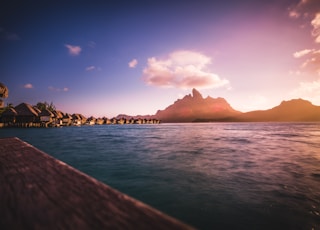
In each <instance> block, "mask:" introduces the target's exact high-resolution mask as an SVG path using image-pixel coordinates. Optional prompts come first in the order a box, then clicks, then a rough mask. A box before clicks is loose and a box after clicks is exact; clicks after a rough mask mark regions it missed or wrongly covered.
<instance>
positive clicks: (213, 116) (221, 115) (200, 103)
mask: <svg viewBox="0 0 320 230" xmlns="http://www.w3.org/2000/svg"><path fill="white" fill-rule="evenodd" d="M240 114H241V112H239V111H236V110H234V109H233V108H232V107H231V106H230V105H229V104H228V102H227V101H226V100H225V99H223V98H211V97H209V96H208V97H207V98H203V97H202V95H201V94H200V92H199V91H197V90H196V89H193V90H192V95H191V94H189V95H187V96H185V97H184V98H182V99H178V100H177V101H175V102H174V103H173V104H172V105H170V106H168V107H167V108H166V109H164V110H159V111H158V112H157V113H156V114H155V115H154V117H156V118H157V119H160V120H161V121H162V122H194V121H229V120H230V119H233V118H234V117H237V116H238V115H240Z"/></svg>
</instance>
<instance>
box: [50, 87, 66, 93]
mask: <svg viewBox="0 0 320 230" xmlns="http://www.w3.org/2000/svg"><path fill="white" fill-rule="evenodd" d="M48 89H49V90H50V91H54V92H67V91H69V88H68V87H64V88H55V87H53V86H49V87H48Z"/></svg>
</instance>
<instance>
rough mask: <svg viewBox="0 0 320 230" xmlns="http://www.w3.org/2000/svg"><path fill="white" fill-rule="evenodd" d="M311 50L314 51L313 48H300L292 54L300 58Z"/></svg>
mask: <svg viewBox="0 0 320 230" xmlns="http://www.w3.org/2000/svg"><path fill="white" fill-rule="evenodd" d="M313 51H314V49H304V50H300V51H297V52H295V53H294V54H293V56H294V57H295V58H301V57H303V56H305V55H307V54H309V53H311V52H313Z"/></svg>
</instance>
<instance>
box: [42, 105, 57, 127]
mask: <svg viewBox="0 0 320 230" xmlns="http://www.w3.org/2000/svg"><path fill="white" fill-rule="evenodd" d="M39 117H40V122H41V126H44V127H48V126H49V125H50V124H51V123H52V122H53V118H54V114H53V113H52V112H51V111H50V110H48V109H44V110H42V111H41V112H40V113H39Z"/></svg>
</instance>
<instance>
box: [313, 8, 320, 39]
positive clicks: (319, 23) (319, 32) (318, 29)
mask: <svg viewBox="0 0 320 230" xmlns="http://www.w3.org/2000/svg"><path fill="white" fill-rule="evenodd" d="M319 5H320V3H319ZM311 25H312V26H313V30H312V36H313V37H315V42H316V43H320V12H319V13H317V14H316V16H315V17H314V19H313V20H312V21H311Z"/></svg>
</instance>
